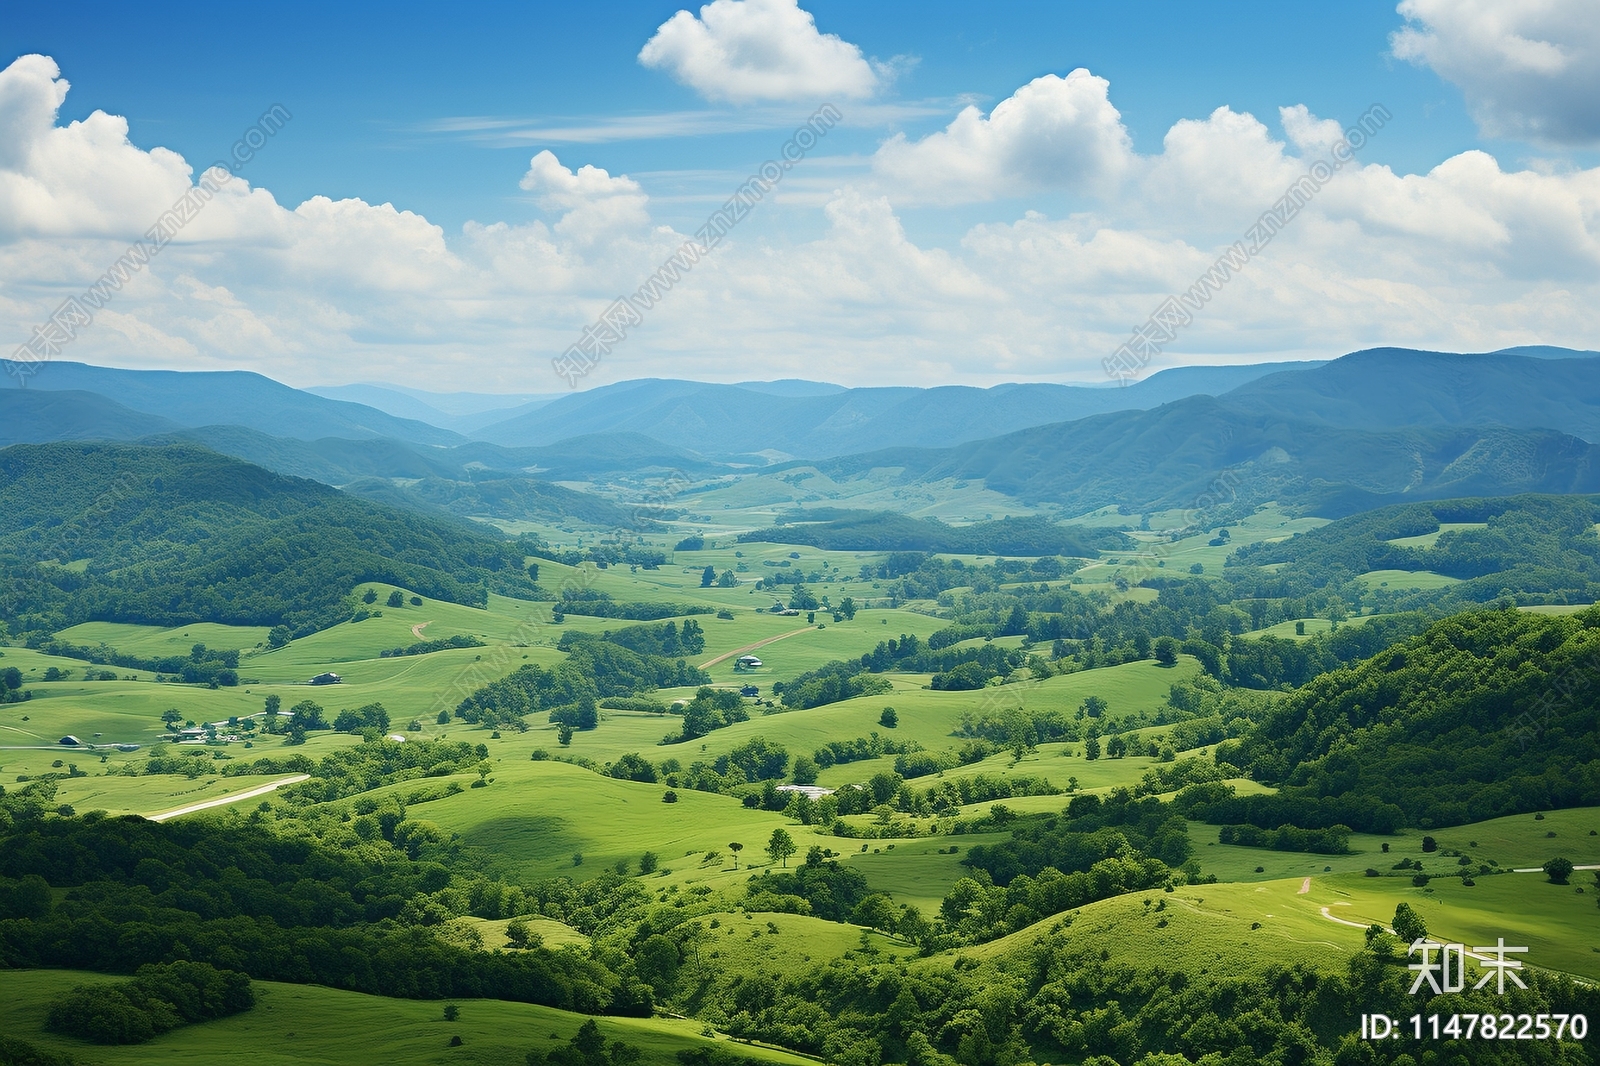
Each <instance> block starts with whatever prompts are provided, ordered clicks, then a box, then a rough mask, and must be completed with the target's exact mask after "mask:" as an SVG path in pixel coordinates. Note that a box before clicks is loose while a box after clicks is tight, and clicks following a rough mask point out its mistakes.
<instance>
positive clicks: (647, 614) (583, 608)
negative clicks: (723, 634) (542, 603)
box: [553, 588, 715, 622]
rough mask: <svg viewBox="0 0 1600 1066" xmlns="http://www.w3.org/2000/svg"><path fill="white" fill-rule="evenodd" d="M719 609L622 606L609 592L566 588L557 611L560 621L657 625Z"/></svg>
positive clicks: (678, 605) (648, 604) (641, 604)
mask: <svg viewBox="0 0 1600 1066" xmlns="http://www.w3.org/2000/svg"><path fill="white" fill-rule="evenodd" d="M714 610H715V608H713V607H707V606H705V605H704V604H697V603H654V602H647V601H638V602H634V601H628V602H618V601H617V600H614V599H612V597H611V594H610V593H608V592H600V591H597V590H595V589H574V588H566V589H562V590H561V602H560V603H558V604H557V605H556V606H555V608H554V609H553V613H554V615H555V620H556V621H558V622H559V621H561V619H562V618H564V617H565V616H566V615H569V614H580V615H585V616H587V617H589V618H620V619H626V620H628V621H633V622H655V621H659V620H660V619H662V618H675V617H682V616H684V615H695V614H710V613H711V612H712V611H714Z"/></svg>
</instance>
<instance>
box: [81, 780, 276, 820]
mask: <svg viewBox="0 0 1600 1066" xmlns="http://www.w3.org/2000/svg"><path fill="white" fill-rule="evenodd" d="M285 776H286V775H284V774H248V775H245V776H243V777H201V778H195V779H194V780H190V779H188V778H186V777H180V776H178V775H176V774H150V775H145V776H141V777H115V776H113V777H107V776H104V775H96V776H93V777H75V778H72V779H71V780H67V781H61V782H59V783H58V789H57V792H56V802H58V803H70V804H71V805H72V806H73V808H74V809H76V810H77V811H78V812H79V813H80V814H81V813H83V812H85V811H105V812H106V813H108V814H145V815H149V814H160V813H162V812H163V811H170V810H175V809H177V808H179V807H187V806H189V805H190V804H192V803H200V802H203V801H205V800H210V799H217V798H218V797H221V796H228V795H232V794H234V793H239V792H248V791H249V790H251V789H253V788H258V787H259V786H261V785H265V784H268V783H270V782H272V781H280V780H282V779H283V778H284V777H285Z"/></svg>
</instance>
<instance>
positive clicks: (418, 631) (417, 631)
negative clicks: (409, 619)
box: [411, 618, 433, 640]
mask: <svg viewBox="0 0 1600 1066" xmlns="http://www.w3.org/2000/svg"><path fill="white" fill-rule="evenodd" d="M431 625H433V619H431V618H430V619H428V620H427V621H426V622H418V623H417V624H416V625H414V626H412V627H411V635H412V636H414V637H416V638H417V639H418V640H421V639H422V631H423V630H424V629H427V628H428V627H429V626H431Z"/></svg>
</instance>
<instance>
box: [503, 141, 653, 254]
mask: <svg viewBox="0 0 1600 1066" xmlns="http://www.w3.org/2000/svg"><path fill="white" fill-rule="evenodd" d="M521 184H522V187H523V188H524V189H526V190H528V191H529V192H531V193H534V194H535V195H536V197H537V200H538V204H539V206H540V207H542V208H544V209H545V210H546V211H563V212H565V214H563V215H562V217H561V221H560V222H558V223H556V227H555V228H556V232H558V233H561V234H564V235H570V236H572V237H574V238H576V239H578V240H581V241H583V242H585V243H589V242H593V241H595V240H598V239H599V238H600V237H601V236H603V235H604V234H606V233H609V232H615V231H616V230H619V229H625V228H628V227H638V226H642V225H643V224H644V223H645V222H647V221H648V220H649V214H648V212H647V211H646V210H645V205H646V204H647V203H648V202H649V198H648V197H647V196H645V194H644V190H643V189H641V188H640V187H639V183H638V182H636V181H634V180H633V179H632V178H629V177H627V176H626V175H618V176H617V177H615V178H613V177H612V176H611V175H610V174H608V173H606V172H605V171H604V170H601V169H600V168H599V167H594V166H588V165H585V166H581V167H579V168H578V169H577V170H576V171H572V170H568V169H567V168H566V167H564V166H562V165H561V161H560V160H559V159H557V158H556V156H555V153H554V152H551V151H549V150H548V149H546V150H545V151H542V152H540V153H539V154H538V155H536V156H534V157H533V159H532V160H531V161H530V162H529V163H528V172H527V173H526V174H524V175H523V176H522V183H521Z"/></svg>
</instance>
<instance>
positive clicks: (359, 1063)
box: [0, 970, 812, 1066]
mask: <svg viewBox="0 0 1600 1066" xmlns="http://www.w3.org/2000/svg"><path fill="white" fill-rule="evenodd" d="M114 980H116V978H112V977H107V976H104V975H101V974H90V973H78V972H72V971H63V970H25V971H23V970H7V971H4V972H0V991H3V993H4V994H3V995H0V1032H4V1033H6V1034H7V1035H9V1036H15V1037H18V1038H20V1039H22V1040H26V1041H28V1042H29V1043H31V1044H34V1045H36V1046H38V1047H40V1048H43V1049H45V1050H47V1051H53V1052H56V1053H58V1054H59V1053H64V1054H69V1055H72V1056H73V1057H74V1058H77V1059H79V1060H80V1061H87V1062H93V1063H96V1064H99V1066H157V1064H159V1066H188V1064H194V1066H202V1064H203V1066H212V1064H215V1063H218V1062H229V1061H232V1060H234V1059H236V1058H238V1056H239V1055H241V1054H246V1055H248V1057H249V1058H250V1060H251V1062H252V1063H255V1064H259V1066H369V1064H370V1066H403V1064H417V1066H422V1064H433V1063H439V1062H461V1063H477V1064H484V1066H521V1064H522V1062H523V1061H524V1059H525V1057H526V1055H527V1053H528V1052H529V1051H530V1050H534V1049H538V1050H540V1051H549V1050H550V1049H551V1048H553V1047H555V1046H556V1045H557V1044H560V1043H565V1042H566V1041H567V1040H569V1039H571V1037H572V1035H573V1034H574V1033H576V1032H577V1030H578V1027H579V1026H580V1025H582V1024H583V1023H584V1022H585V1021H587V1020H588V1018H587V1017H586V1016H585V1015H581V1014H571V1013H568V1012H566V1011H559V1010H555V1009H553V1008H550V1007H538V1006H534V1005H532V1004H526V1003H507V1002H504V1001H500V1000H475V999H467V1000H458V1001H454V1002H456V1004H457V1006H458V1007H459V1008H460V1016H459V1017H458V1018H457V1019H456V1020H455V1021H453V1022H447V1021H445V1020H444V1004H443V1003H442V1002H441V1001H428V1000H405V999H387V998H383V997H380V996H367V995H362V994H361V993H358V992H344V991H339V990H337V989H332V988H321V987H317V986H314V985H287V984H279V983H276V982H271V981H256V982H254V983H253V987H254V988H255V992H256V1005H255V1007H254V1008H253V1009H252V1010H249V1011H246V1012H245V1013H243V1014H237V1015H234V1016H233V1017H231V1018H223V1019H219V1020H217V1021H212V1022H204V1023H201V1024H199V1025H191V1026H186V1027H184V1028H181V1029H176V1030H174V1031H173V1032H170V1033H168V1034H166V1035H165V1036H161V1037H157V1038H156V1039H155V1040H152V1041H150V1042H149V1043H146V1044H137V1045H133V1046H126V1047H106V1046H102V1045H97V1044H87V1043H85V1042H83V1041H81V1040H76V1039H73V1038H71V1037H63V1036H57V1035H55V1034H54V1033H50V1032H47V1031H45V1029H44V1017H45V1012H46V1011H47V1010H48V1008H49V1004H50V1002H51V1001H52V1000H54V999H56V998H57V997H59V996H60V995H61V994H62V993H64V992H65V991H67V990H68V989H69V988H72V987H73V986H75V985H80V984H99V983H104V982H109V981H114ZM595 1021H596V1022H597V1023H598V1024H599V1026H600V1030H601V1032H603V1033H604V1034H605V1036H606V1038H607V1039H608V1040H620V1041H623V1042H625V1043H628V1044H632V1045H634V1046H635V1047H637V1048H639V1049H640V1051H641V1052H643V1060H644V1061H645V1062H648V1063H661V1064H675V1063H676V1062H677V1058H676V1056H677V1052H679V1051H681V1050H684V1049H687V1048H693V1047H702V1046H707V1045H710V1044H712V1043H716V1044H717V1045H719V1046H722V1047H727V1048H729V1049H730V1050H733V1051H735V1052H736V1053H738V1054H740V1055H748V1056H750V1057H752V1058H756V1059H760V1060H762V1061H765V1062H772V1063H794V1064H800V1063H807V1062H811V1061H812V1060H809V1059H805V1058H802V1057H800V1056H798V1055H792V1054H789V1053H786V1052H782V1051H777V1050H774V1049H770V1048H765V1047H757V1046H753V1045H749V1044H743V1043H735V1042H732V1041H729V1040H726V1039H719V1040H716V1041H712V1040H708V1039H707V1038H705V1037H704V1036H702V1035H700V1028H701V1027H700V1023H698V1022H690V1021H687V1020H684V1019H677V1018H597V1019H595ZM453 1036H459V1037H460V1038H461V1046H460V1047H457V1048H450V1047H449V1043H450V1038H451V1037H453Z"/></svg>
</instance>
